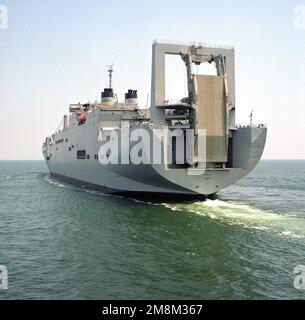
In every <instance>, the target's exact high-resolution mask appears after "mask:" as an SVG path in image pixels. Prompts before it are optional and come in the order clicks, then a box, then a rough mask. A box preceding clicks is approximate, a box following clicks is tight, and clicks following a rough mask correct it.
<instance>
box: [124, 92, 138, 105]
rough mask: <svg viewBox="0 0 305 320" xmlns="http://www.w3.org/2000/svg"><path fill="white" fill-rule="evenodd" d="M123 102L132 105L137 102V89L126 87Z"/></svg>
mask: <svg viewBox="0 0 305 320" xmlns="http://www.w3.org/2000/svg"><path fill="white" fill-rule="evenodd" d="M125 103H126V104H133V105H137V104H138V94H137V90H132V89H128V92H127V93H125Z"/></svg>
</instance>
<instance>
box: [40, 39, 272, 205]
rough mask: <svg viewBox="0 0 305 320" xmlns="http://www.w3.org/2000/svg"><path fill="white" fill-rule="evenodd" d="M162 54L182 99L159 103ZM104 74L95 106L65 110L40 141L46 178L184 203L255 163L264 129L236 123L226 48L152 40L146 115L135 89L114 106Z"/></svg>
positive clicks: (230, 59)
mask: <svg viewBox="0 0 305 320" xmlns="http://www.w3.org/2000/svg"><path fill="white" fill-rule="evenodd" d="M167 54H169V55H179V56H180V57H181V58H182V60H183V62H184V64H185V67H186V71H187V72H186V74H187V88H188V95H187V97H185V98H183V99H181V100H179V101H175V102H172V103H171V102H169V101H166V100H165V56H166V55H167ZM202 63H212V64H214V65H215V67H216V70H217V75H214V76H211V75H202V74H194V73H193V70H192V69H193V68H194V65H199V64H202ZM108 71H109V85H108V88H106V89H104V91H103V92H102V94H101V100H100V101H96V102H95V103H86V104H72V105H70V108H69V115H65V116H64V117H63V121H62V126H61V127H60V128H59V129H58V130H56V132H55V133H54V134H52V135H51V136H49V137H47V138H46V139H45V142H44V143H43V148H42V151H43V156H44V158H45V160H46V163H47V166H48V169H49V172H50V175H51V176H54V177H55V178H57V179H60V180H64V181H67V182H70V183H73V184H77V185H80V186H82V187H84V188H93V189H97V190H102V191H103V192H107V193H115V194H122V195H128V196H130V195H131V196H135V197H138V196H143V195H146V196H147V195H148V196H150V195H151V196H154V195H155V196H157V197H162V196H163V197H164V196H165V197H166V198H171V197H178V198H180V199H187V198H189V197H207V196H209V195H213V194H215V193H217V192H218V191H219V190H221V189H223V188H225V187H226V186H229V185H231V184H233V183H235V182H236V181H238V180H239V179H241V178H242V177H244V176H245V175H246V174H248V173H249V172H250V171H251V170H252V169H253V168H254V167H255V166H256V164H257V163H258V161H259V160H260V158H261V155H262V152H263V149H264V146H265V141H266V133H267V129H266V126H265V125H264V124H259V125H254V124H253V123H252V120H251V121H250V123H249V124H247V125H237V124H236V123H235V67H234V49H233V48H219V47H209V46H205V45H204V44H201V43H190V44H179V43H169V42H156V41H155V42H154V43H153V46H152V75H151V106H150V108H149V109H147V110H146V109H141V108H140V107H139V106H138V102H137V91H136V90H128V92H127V93H126V94H125V101H124V103H120V102H118V101H117V98H116V95H115V93H114V90H113V88H112V83H111V79H112V71H113V70H112V68H111V67H110V68H109V70H108ZM139 130H140V131H141V132H144V131H145V132H146V133H147V134H145V137H146V138H147V137H148V139H149V140H148V143H147V140H146V142H145V143H143V142H144V141H145V139H144V138H143V137H141V138H139V140H138V141H136V140H137V139H135V137H138V136H139V134H138V133H139ZM126 132H127V134H126ZM160 132H161V135H160ZM123 133H124V134H123ZM177 133H178V134H177ZM202 133H204V135H203V136H204V139H201V138H202V137H201V136H200V135H202ZM132 136H133V138H132V139H131V137H132ZM141 141H142V143H140V142H141ZM200 141H201V142H200ZM202 141H203V142H202ZM115 142H117V145H118V147H113V146H114V145H115ZM110 144H111V146H112V149H111V148H110ZM139 145H140V146H141V147H142V148H140V147H139ZM148 145H149V146H148ZM156 145H157V146H159V147H160V148H159V149H160V150H159V149H158V151H157V156H156V157H155V155H153V152H155V153H156V151H155V148H153V147H152V146H156ZM181 146H182V147H181ZM107 148H108V149H107ZM132 149H133V150H132ZM132 152H133V155H135V153H136V155H137V156H138V157H132V155H131V153H132ZM126 154H127V156H126ZM131 158H133V160H134V161H131V160H132V159H131ZM136 158H137V159H136ZM139 159H140V160H141V159H142V160H143V161H138V160H139ZM148 159H149V161H148ZM152 159H153V160H152Z"/></svg>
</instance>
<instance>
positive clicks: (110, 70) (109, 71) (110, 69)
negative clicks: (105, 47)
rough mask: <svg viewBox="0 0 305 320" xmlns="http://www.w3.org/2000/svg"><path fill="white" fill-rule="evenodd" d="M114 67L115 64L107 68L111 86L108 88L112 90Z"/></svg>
mask: <svg viewBox="0 0 305 320" xmlns="http://www.w3.org/2000/svg"><path fill="white" fill-rule="evenodd" d="M113 67H114V65H113V64H109V65H107V66H106V68H107V72H108V73H109V75H108V76H109V86H108V88H109V89H111V88H112V73H113Z"/></svg>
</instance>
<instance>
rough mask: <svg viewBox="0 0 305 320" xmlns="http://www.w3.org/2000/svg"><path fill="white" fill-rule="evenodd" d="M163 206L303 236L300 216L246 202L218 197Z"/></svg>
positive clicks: (228, 221) (303, 223)
mask: <svg viewBox="0 0 305 320" xmlns="http://www.w3.org/2000/svg"><path fill="white" fill-rule="evenodd" d="M165 206H166V207H167V208H170V209H171V210H173V211H177V210H178V211H186V212H190V213H194V214H198V215H201V216H206V217H209V218H211V219H217V220H219V221H221V222H224V223H227V224H229V225H239V226H242V227H245V228H251V229H255V230H260V231H268V230H271V231H275V232H277V233H279V234H281V235H284V236H289V237H294V238H305V219H304V218H303V217H300V216H295V215H289V214H281V213H275V212H270V211H263V210H260V209H256V208H253V207H250V206H249V205H246V204H242V203H234V202H230V201H222V200H218V199H217V200H210V199H208V200H206V201H202V202H194V203H188V204H185V203H184V204H175V205H173V206H172V205H170V204H166V205H165Z"/></svg>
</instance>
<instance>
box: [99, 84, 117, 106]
mask: <svg viewBox="0 0 305 320" xmlns="http://www.w3.org/2000/svg"><path fill="white" fill-rule="evenodd" d="M113 101H114V99H113V89H112V88H105V89H104V91H103V92H102V96H101V104H102V106H112V105H113Z"/></svg>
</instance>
